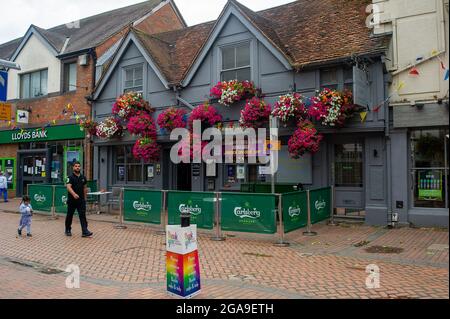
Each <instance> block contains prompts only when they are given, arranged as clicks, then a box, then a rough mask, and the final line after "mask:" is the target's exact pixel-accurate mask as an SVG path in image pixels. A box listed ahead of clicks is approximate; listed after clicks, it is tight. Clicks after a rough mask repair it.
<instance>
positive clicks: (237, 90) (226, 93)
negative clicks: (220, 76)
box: [211, 80, 257, 106]
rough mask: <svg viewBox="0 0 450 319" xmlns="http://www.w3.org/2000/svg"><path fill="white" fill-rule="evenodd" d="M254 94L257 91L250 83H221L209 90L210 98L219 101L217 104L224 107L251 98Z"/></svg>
mask: <svg viewBox="0 0 450 319" xmlns="http://www.w3.org/2000/svg"><path fill="white" fill-rule="evenodd" d="M256 93H257V89H256V88H255V85H254V84H253V82H250V81H238V80H231V81H222V82H219V83H217V85H216V86H214V87H213V88H212V89H211V96H212V97H214V98H217V99H219V103H220V104H222V105H225V106H231V105H232V104H233V103H235V102H238V101H241V100H244V99H245V98H250V97H253V96H255V95H256Z"/></svg>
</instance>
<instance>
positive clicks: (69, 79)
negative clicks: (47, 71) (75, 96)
mask: <svg viewBox="0 0 450 319" xmlns="http://www.w3.org/2000/svg"><path fill="white" fill-rule="evenodd" d="M76 90H77V63H68V64H64V92H72V91H76Z"/></svg>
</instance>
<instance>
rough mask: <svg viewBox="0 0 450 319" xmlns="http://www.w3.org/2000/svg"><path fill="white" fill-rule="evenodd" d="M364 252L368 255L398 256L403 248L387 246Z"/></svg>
mask: <svg viewBox="0 0 450 319" xmlns="http://www.w3.org/2000/svg"><path fill="white" fill-rule="evenodd" d="M365 250H366V252H368V253H370V254H400V253H402V252H403V251H404V249H403V248H398V247H389V246H372V247H368V248H366V249H365Z"/></svg>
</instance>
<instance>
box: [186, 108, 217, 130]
mask: <svg viewBox="0 0 450 319" xmlns="http://www.w3.org/2000/svg"><path fill="white" fill-rule="evenodd" d="M196 120H199V121H201V122H202V128H208V127H212V126H215V125H217V124H218V123H220V122H222V115H220V114H219V113H217V110H216V109H215V108H214V107H213V106H211V105H209V104H207V103H205V104H202V105H199V106H197V107H196V108H195V109H194V110H192V113H191V116H190V117H189V120H188V124H189V127H190V128H191V129H192V125H193V122H194V121H196Z"/></svg>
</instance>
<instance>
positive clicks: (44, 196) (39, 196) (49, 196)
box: [28, 184, 53, 212]
mask: <svg viewBox="0 0 450 319" xmlns="http://www.w3.org/2000/svg"><path fill="white" fill-rule="evenodd" d="M28 196H30V199H31V206H32V207H33V210H35V211H41V212H51V211H52V206H53V186H52V185H39V184H32V185H28Z"/></svg>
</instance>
